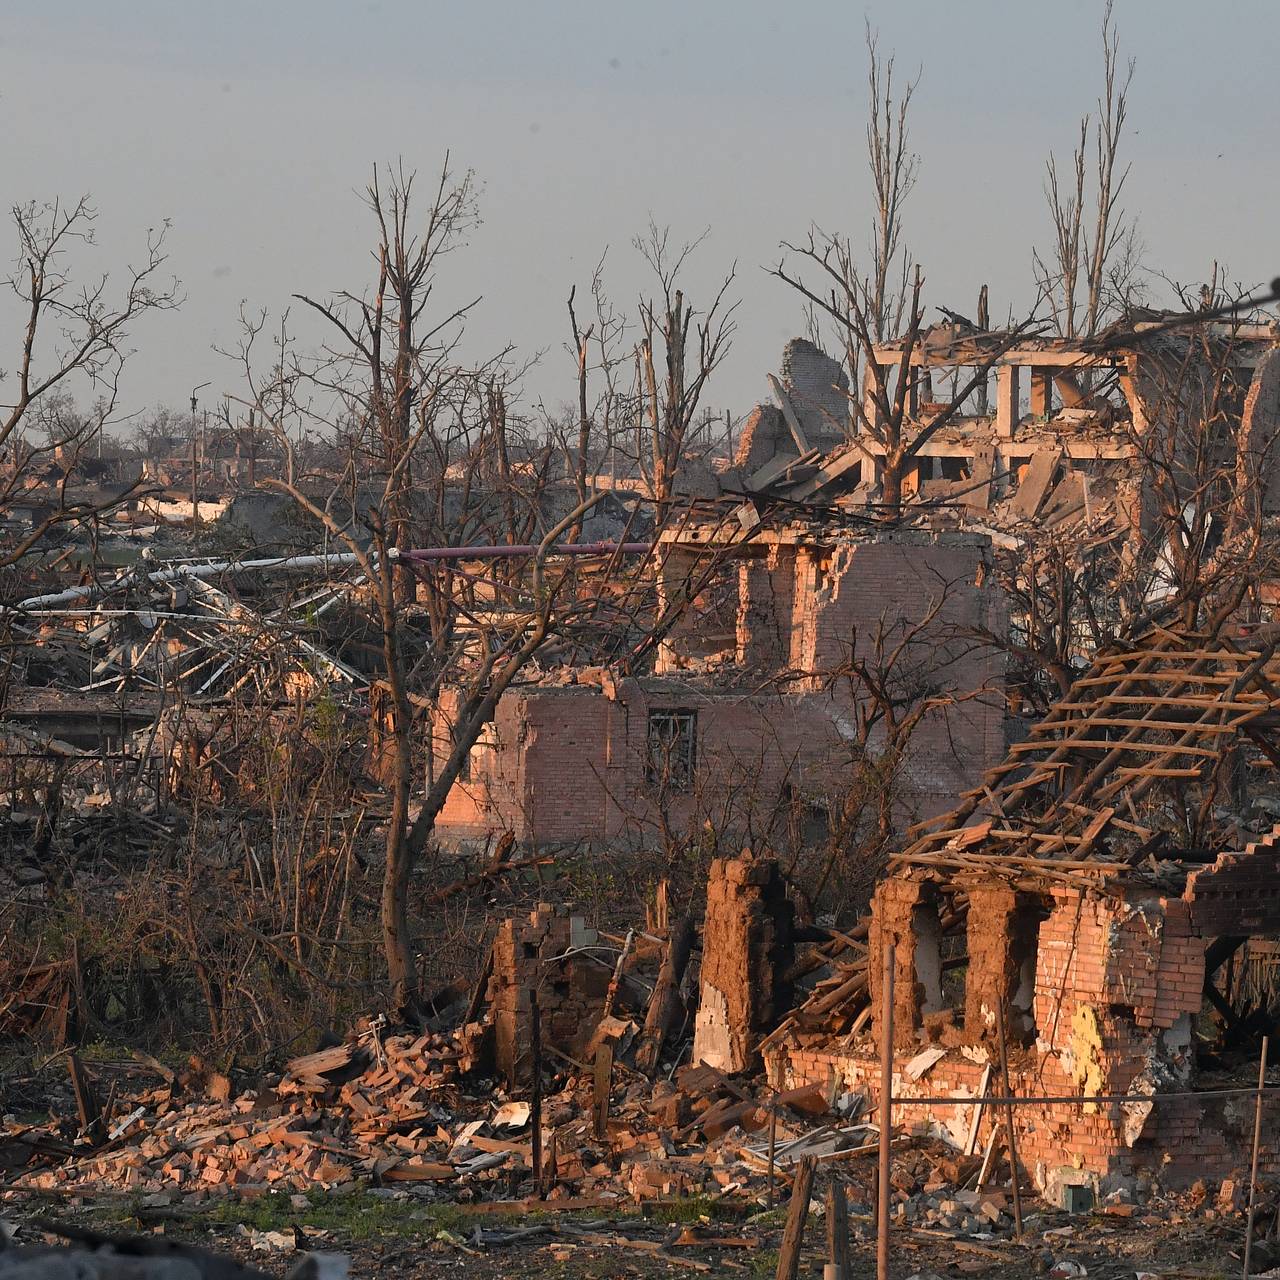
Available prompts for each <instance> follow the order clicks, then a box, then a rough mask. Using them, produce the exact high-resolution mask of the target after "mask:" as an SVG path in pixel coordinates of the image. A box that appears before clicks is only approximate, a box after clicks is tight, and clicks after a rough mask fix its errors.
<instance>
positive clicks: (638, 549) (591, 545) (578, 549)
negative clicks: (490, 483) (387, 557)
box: [394, 542, 654, 560]
mask: <svg viewBox="0 0 1280 1280" xmlns="http://www.w3.org/2000/svg"><path fill="white" fill-rule="evenodd" d="M653 548H654V544H653V543H652V542H561V543H557V544H556V545H554V546H551V547H548V548H547V554H548V555H553V556H608V555H613V554H614V552H621V553H622V554H623V555H643V554H646V553H648V552H650V551H652V550H653ZM540 549H541V548H539V547H537V546H535V545H533V544H527V545H522V546H514V547H505V546H502V545H497V546H481V547H421V548H418V549H405V550H403V551H396V552H395V553H394V554H395V557H396V559H398V560H500V559H502V558H503V557H504V556H534V555H537V554H538V552H539V550H540Z"/></svg>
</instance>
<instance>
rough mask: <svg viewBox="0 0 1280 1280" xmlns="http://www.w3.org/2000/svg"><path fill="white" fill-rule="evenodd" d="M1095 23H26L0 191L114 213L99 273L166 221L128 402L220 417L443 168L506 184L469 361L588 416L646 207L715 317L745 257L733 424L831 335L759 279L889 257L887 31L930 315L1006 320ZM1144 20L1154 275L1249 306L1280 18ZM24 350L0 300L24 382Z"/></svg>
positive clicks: (1073, 119)
mask: <svg viewBox="0 0 1280 1280" xmlns="http://www.w3.org/2000/svg"><path fill="white" fill-rule="evenodd" d="M1100 16H1101V4H1100V3H1096V2H1094V0H1058V2H1057V3H1054V4H1045V3H1032V4H1027V3H1022V4H1015V3H1013V2H1012V0H966V2H965V3H963V4H955V3H946V2H944V0H930V2H928V3H925V2H924V0H916V2H914V3H911V2H908V0H876V3H872V4H869V5H863V4H859V3H842V2H841V0H793V3H791V4H789V5H788V4H782V3H779V2H778V0H770V2H769V3H764V0H647V2H646V3H643V4H619V3H613V2H611V0H469V2H464V0H454V2H451V3H443V2H440V0H434V2H433V0H366V2H365V3H358V2H353V0H343V2H339V0H256V2H255V0H4V3H3V5H2V6H0V139H3V141H2V142H0V147H2V148H3V164H2V166H0V173H3V175H4V194H5V197H6V203H12V202H14V201H22V200H28V199H33V198H47V197H51V196H54V195H61V196H64V197H72V196H76V195H79V194H81V193H84V192H88V193H90V194H91V195H92V196H93V198H94V200H95V201H96V203H97V204H98V205H99V207H100V209H101V219H100V223H99V240H100V245H99V247H98V249H97V250H96V251H95V253H94V254H93V256H92V259H86V261H87V262H89V261H91V262H92V264H93V265H95V266H99V267H101V268H104V269H107V268H111V267H113V266H114V267H118V266H119V265H120V264H121V263H122V262H124V261H127V260H129V259H130V258H136V257H137V255H138V251H139V246H140V245H141V243H142V240H143V237H144V235H145V229H146V228H147V227H149V226H155V225H158V224H159V223H161V222H162V221H164V220H165V219H168V220H170V221H171V222H172V231H171V234H170V240H169V245H170V251H171V258H170V264H171V267H172V270H173V272H174V273H175V274H176V275H177V276H179V277H180V279H181V281H182V284H183V289H184V292H185V294H186V302H185V304H184V306H183V307H182V310H181V311H180V312H179V313H177V314H176V315H169V316H162V317H150V318H148V319H147V320H146V321H145V322H143V323H140V324H139V325H138V326H137V329H136V331H135V333H134V335H133V336H134V343H135V346H136V347H137V349H138V354H137V356H136V357H135V358H134V360H133V362H132V364H131V367H130V370H129V373H128V377H127V382H126V386H125V397H126V399H127V401H128V403H129V406H130V407H137V406H141V405H149V404H154V403H157V402H160V401H167V402H169V403H174V404H181V403H184V402H185V399H186V397H187V395H188V393H189V389H190V388H191V387H192V386H193V385H194V384H196V383H200V382H204V381H206V380H209V379H212V380H213V382H214V386H213V387H211V388H210V389H209V391H207V392H203V393H201V394H202V399H203V397H204V396H207V395H211V394H213V393H216V392H220V391H238V390H239V388H238V387H237V385H236V379H235V374H234V370H233V369H232V367H231V366H230V365H228V364H227V362H225V361H223V360H221V359H220V358H219V357H218V356H217V355H216V354H215V353H214V351H213V347H214V345H215V344H227V343H231V342H234V340H235V336H236V317H237V314H238V312H239V308H240V304H241V302H242V301H245V302H247V303H248V304H249V305H250V306H251V307H253V308H258V307H267V308H270V309H272V310H278V309H279V308H280V307H282V306H284V305H287V303H288V299H289V295H290V294H291V293H292V292H295V291H299V292H301V291H305V292H309V293H323V292H325V291H327V290H332V289H338V288H344V287H345V288H350V289H352V290H355V291H358V290H359V289H361V288H362V287H363V285H364V283H365V282H366V281H367V279H368V275H369V271H370V263H369V259H368V256H367V255H368V249H369V246H370V244H371V243H372V238H371V228H370V224H369V219H368V215H367V213H366V212H365V211H364V210H363V209H362V207H361V204H360V201H359V197H358V194H357V193H358V190H359V189H360V188H361V187H362V186H363V185H364V183H366V182H367V180H368V177H369V173H370V169H371V166H372V164H373V163H374V162H375V161H386V160H389V159H394V158H395V157H397V156H403V157H404V159H405V161H406V163H407V164H409V165H411V166H416V167H418V168H420V169H422V170H427V171H431V170H434V169H436V168H437V167H438V166H439V164H440V161H441V158H442V156H443V153H444V152H445V150H446V149H449V150H450V151H451V152H452V155H453V157H454V160H455V162H456V163H457V164H458V165H459V166H463V167H470V168H472V169H474V170H475V172H476V174H477V177H478V178H479V180H480V181H481V183H482V184H483V216H484V223H483V225H482V226H481V227H480V228H479V229H478V230H477V231H476V232H475V234H474V236H473V238H472V243H471V245H470V247H469V248H468V250H467V251H466V254H465V256H462V257H459V258H457V259H455V260H454V262H453V263H452V264H451V267H450V270H449V272H448V273H447V275H446V277H445V279H444V280H443V282H442V302H443V301H449V302H451V303H452V302H454V301H457V302H461V301H463V300H464V299H465V297H468V296H470V295H472V294H481V295H483V302H482V303H481V305H480V307H479V308H478V310H477V311H476V313H475V315H474V318H473V319H472V321H471V322H470V326H469V330H468V345H469V348H470V350H472V351H473V352H475V353H476V354H477V355H478V354H480V353H483V352H488V351H491V350H495V349H497V348H500V347H501V346H503V345H505V344H507V343H514V344H515V345H516V346H517V347H518V348H519V350H520V352H521V353H522V355H524V356H525V357H528V356H531V355H533V354H534V353H535V352H536V351H539V350H542V351H545V355H544V357H543V359H542V362H541V364H540V365H539V366H538V367H537V368H536V369H535V370H534V371H533V372H532V373H531V374H530V375H529V376H528V378H527V380H526V383H527V392H528V395H529V396H530V397H534V396H542V397H544V398H546V399H547V400H548V401H556V402H558V401H561V400H565V399H568V398H569V396H570V395H571V394H572V377H573V369H572V365H571V363H570V361H569V359H568V357H567V356H566V355H565V354H564V352H563V349H562V344H563V340H564V334H565V325H566V321H565V309H564V301H565V298H566V296H567V293H568V290H569V287H570V285H572V284H574V283H575V282H576V283H577V284H578V286H579V290H580V292H581V291H582V290H584V289H585V288H586V286H587V284H588V282H589V280H590V275H591V271H592V267H593V266H594V264H595V262H596V261H597V260H598V258H599V257H600V255H601V253H602V252H604V251H605V250H606V248H607V249H608V259H607V279H608V281H609V287H610V290H611V293H612V294H613V295H614V297H615V299H616V300H617V302H618V303H619V304H620V305H625V306H627V307H630V306H632V305H633V304H634V300H635V296H636V292H637V289H638V288H639V287H640V285H641V283H642V279H643V276H642V272H641V270H640V264H639V263H638V259H637V255H636V254H635V251H634V250H633V249H632V248H631V244H630V242H631V239H632V237H633V236H634V235H635V234H636V233H637V232H639V231H641V230H642V229H643V228H644V226H645V224H646V222H647V221H648V218H649V216H650V214H652V215H653V217H654V218H655V219H656V220H657V221H658V222H660V223H667V224H670V225H671V227H672V229H673V233H674V234H676V235H677V236H681V237H686V238H692V237H695V236H697V235H698V234H699V233H701V232H702V231H703V230H704V229H706V228H709V229H710V234H709V236H708V238H707V240H706V242H705V244H704V245H703V246H702V248H701V249H700V250H699V252H698V255H697V258H696V259H695V263H694V270H693V271H692V273H691V277H690V285H691V291H692V292H693V294H694V299H695V302H696V301H697V300H699V299H700V298H705V297H706V294H707V291H708V289H709V288H710V287H711V285H712V284H713V283H714V281H715V280H716V279H717V278H718V277H719V276H721V275H723V274H724V272H725V271H727V270H728V268H729V267H730V266H731V265H732V264H733V263H735V262H736V264H737V271H738V280H737V285H736V290H735V292H736V294H737V296H739V297H740V298H741V306H740V308H739V312H738V326H739V327H738V334H737V337H736V340H735V344H734V348H733V351H732V353H731V355H730V357H729V359H728V360H727V361H726V363H725V365H724V366H723V369H722V372H721V373H720V375H718V377H717V379H716V381H715V383H714V384H713V386H712V388H711V391H710V399H711V401H712V403H714V404H715V405H717V406H725V407H730V408H732V409H733V410H734V412H735V413H738V412H742V411H744V410H746V409H747V408H749V407H750V405H751V404H753V403H754V402H755V401H756V400H757V399H759V398H761V397H762V396H764V395H765V394H766V393H767V387H766V384H765V380H764V379H765V374H766V372H768V371H770V370H773V369H776V367H777V364H778V356H779V352H780V349H781V346H782V343H783V342H784V341H785V340H786V338H787V337H789V336H791V335H792V334H794V333H798V332H802V331H803V322H802V319H801V315H800V309H799V307H798V305H797V301H796V299H795V297H794V296H793V295H791V294H790V293H789V292H788V290H787V289H786V288H785V287H784V286H782V285H781V284H779V283H778V282H777V281H775V280H772V279H770V278H769V277H768V276H767V275H766V274H765V272H764V270H763V268H764V267H765V266H767V265H769V264H771V263H773V262H774V261H776V258H777V253H778V243H779V241H780V240H781V239H783V238H784V237H797V236H800V235H803V234H804V232H805V230H806V228H807V227H808V226H809V224H810V223H811V222H816V223H818V224H819V225H821V226H823V227H826V228H838V229H840V230H842V231H849V232H851V233H853V234H854V235H855V237H857V238H859V239H861V240H865V239H866V232H867V227H868V222H869V211H870V205H869V194H868V180H867V176H866V165H865V142H864V130H865V125H866V104H865V92H866V91H865V62H866V59H865V52H864V49H863V44H862V41H863V25H864V19H869V20H870V22H871V23H872V25H873V26H874V27H876V28H878V30H879V35H880V42H881V46H882V48H883V49H884V50H886V51H894V52H896V55H897V58H898V64H899V71H900V72H908V71H909V72H911V73H912V74H914V72H916V71H917V70H918V71H920V72H921V81H920V86H919V90H918V93H917V96H916V100H915V107H914V112H913V118H912V143H913V145H914V148H915V150H916V151H918V152H919V153H920V155H921V159H922V167H921V172H920V180H919V183H918V185H917V187H916V189H915V191H914V192H913V194H912V196H911V200H910V204H909V206H908V210H907V217H906V221H907V238H908V241H909V245H910V247H911V249H912V251H913V252H914V254H915V255H916V256H917V257H918V258H919V259H920V260H921V262H922V263H923V264H924V268H925V271H926V275H927V279H928V285H927V294H928V297H929V300H930V301H932V302H935V303H943V304H945V305H948V306H951V307H954V308H956V309H957V310H960V311H971V310H972V307H973V300H974V297H975V295H976V292H977V289H978V287H979V286H980V285H981V284H982V283H983V282H984V281H985V282H989V284H990V286H991V294H992V314H993V317H1001V316H1003V315H1004V314H1005V313H1006V311H1007V310H1008V308H1009V307H1011V306H1012V307H1013V308H1014V309H1015V310H1020V309H1021V308H1022V307H1024V306H1025V305H1026V304H1027V303H1028V302H1029V301H1030V297H1031V293H1032V291H1031V287H1030V279H1031V272H1030V261H1031V250H1032V246H1033V245H1034V244H1036V243H1040V244H1044V243H1045V241H1046V214H1045V206H1044V196H1043V191H1042V180H1043V161H1044V158H1045V156H1046V154H1047V153H1048V152H1049V151H1050V150H1051V149H1057V150H1058V151H1059V152H1060V153H1061V154H1062V155H1063V156H1064V157H1065V156H1066V155H1067V154H1068V153H1069V151H1070V148H1071V145H1072V143H1073V141H1074V135H1075V131H1076V129H1077V121H1078V117H1079V116H1080V114H1081V113H1082V112H1084V111H1086V110H1089V109H1091V107H1092V106H1093V103H1094V100H1095V98H1096V95H1097V93H1098V91H1099V89H1100V85H1101V56H1100V37H1099V22H1100ZM1116 16H1117V22H1118V27H1119V31H1120V38H1121V44H1122V51H1123V53H1124V54H1125V55H1132V56H1134V57H1135V58H1136V59H1137V72H1136V76H1135V79H1134V84H1133V89H1132V95H1131V101H1132V105H1131V116H1130V120H1131V127H1130V133H1129V135H1128V137H1127V138H1126V140H1125V149H1126V153H1127V157H1128V159H1129V160H1130V161H1131V162H1132V165H1133V170H1132V175H1131V177H1130V179H1129V184H1128V186H1127V188H1126V201H1125V203H1126V207H1127V208H1128V209H1129V210H1131V211H1132V212H1135V213H1137V214H1138V215H1139V218H1140V223H1141V231H1142V236H1143V239H1144V241H1145V244H1146V251H1147V252H1146V258H1147V262H1148V263H1149V265H1150V266H1151V267H1153V268H1155V269H1158V270H1159V271H1162V272H1164V273H1166V274H1168V275H1169V276H1171V277H1173V278H1176V279H1179V280H1182V281H1191V280H1200V279H1203V278H1204V277H1205V276H1206V275H1207V272H1208V268H1209V264H1210V263H1211V262H1212V261H1213V259H1214V258H1215V257H1216V258H1218V259H1220V260H1225V261H1226V262H1227V263H1228V264H1229V267H1230V269H1231V273H1232V275H1233V277H1235V278H1238V279H1241V280H1243V281H1245V282H1249V283H1252V282H1255V281H1258V280H1262V279H1269V278H1270V277H1272V276H1274V275H1276V274H1277V273H1280V244H1278V243H1277V236H1276V234H1275V219H1276V210H1277V209H1278V208H1280V166H1278V165H1277V164H1276V132H1277V125H1278V124H1280V120H1278V119H1277V116H1278V110H1277V105H1276V102H1277V96H1276V89H1275V83H1276V72H1275V54H1276V50H1277V49H1280V5H1277V4H1276V3H1274V0H1231V2H1230V3H1229V4H1216V5H1211V4H1205V3H1203V0H1195V2H1193V0H1118V3H1117V5H1116ZM9 244H12V238H11V237H10V238H9ZM9 256H10V250H9V248H8V246H6V250H5V257H6V258H8V257H9ZM14 332H15V329H14V312H13V307H12V304H11V303H9V304H0V344H2V345H0V368H6V369H8V368H12V365H13V356H12V354H10V353H12V352H13V350H14V345H13V342H14ZM4 398H5V393H4V390H3V384H0V400H3V399H4Z"/></svg>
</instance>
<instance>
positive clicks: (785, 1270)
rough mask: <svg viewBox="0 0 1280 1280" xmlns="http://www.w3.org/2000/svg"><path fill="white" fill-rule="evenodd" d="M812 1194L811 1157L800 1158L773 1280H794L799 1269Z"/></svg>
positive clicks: (792, 1185)
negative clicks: (801, 1247)
mask: <svg viewBox="0 0 1280 1280" xmlns="http://www.w3.org/2000/svg"><path fill="white" fill-rule="evenodd" d="M812 1194H813V1157H812V1156H802V1157H801V1159H800V1163H799V1164H798V1165H797V1166H796V1176H795V1181H794V1182H793V1183H792V1184H791V1203H790V1204H789V1205H788V1206H787V1225H786V1227H785V1228H784V1229H783V1232H782V1248H781V1249H779V1251H778V1269H777V1271H776V1272H775V1273H774V1280H796V1272H797V1271H798V1270H799V1268H800V1245H801V1242H802V1241H803V1240H804V1221H805V1219H806V1218H807V1217H808V1216H809V1197H810V1195H812Z"/></svg>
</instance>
